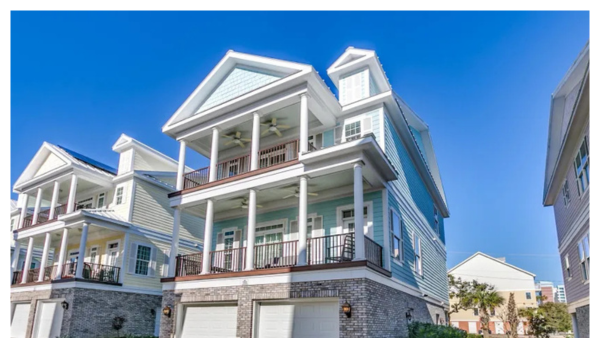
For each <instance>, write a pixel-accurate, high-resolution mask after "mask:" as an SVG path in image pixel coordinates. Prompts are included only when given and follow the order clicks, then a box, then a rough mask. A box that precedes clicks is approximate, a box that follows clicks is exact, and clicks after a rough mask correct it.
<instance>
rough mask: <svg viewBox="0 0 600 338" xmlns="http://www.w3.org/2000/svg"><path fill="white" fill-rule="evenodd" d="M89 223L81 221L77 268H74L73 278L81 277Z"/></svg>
mask: <svg viewBox="0 0 600 338" xmlns="http://www.w3.org/2000/svg"><path fill="white" fill-rule="evenodd" d="M89 226H90V225H89V223H83V228H82V229H81V239H80V240H79V257H78V258H77V270H75V278H82V277H83V259H84V258H85V245H86V243H87V236H88V228H89Z"/></svg>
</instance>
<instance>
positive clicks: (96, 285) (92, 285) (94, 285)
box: [10, 281, 162, 296]
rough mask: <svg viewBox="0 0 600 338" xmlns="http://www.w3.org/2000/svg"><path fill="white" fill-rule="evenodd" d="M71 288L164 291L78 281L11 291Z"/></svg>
mask: <svg viewBox="0 0 600 338" xmlns="http://www.w3.org/2000/svg"><path fill="white" fill-rule="evenodd" d="M70 288H81V289H91V290H103V291H115V292H131V293H141V294H147V295H156V296H162V291H161V290H156V289H146V288H139V287H133V286H120V285H111V284H103V283H89V282H78V281H71V282H62V283H50V284H39V285H36V284H34V285H31V286H29V285H28V286H21V287H17V288H11V289H10V293H15V294H17V293H21V292H27V293H30V292H36V291H48V290H58V289H70Z"/></svg>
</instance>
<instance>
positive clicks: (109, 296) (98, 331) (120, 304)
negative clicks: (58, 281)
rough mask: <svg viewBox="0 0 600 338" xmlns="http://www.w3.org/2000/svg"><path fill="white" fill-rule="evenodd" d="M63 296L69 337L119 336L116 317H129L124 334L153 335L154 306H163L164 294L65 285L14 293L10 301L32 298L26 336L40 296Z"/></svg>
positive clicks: (64, 324) (64, 323) (63, 331)
mask: <svg viewBox="0 0 600 338" xmlns="http://www.w3.org/2000/svg"><path fill="white" fill-rule="evenodd" d="M60 298H64V299H65V300H66V301H67V302H68V303H69V308H68V309H67V310H65V311H64V314H63V321H62V329H61V335H62V336H65V337H70V338H97V337H99V336H100V337H116V336H117V335H116V331H115V330H114V329H113V328H112V321H113V318H114V317H116V316H121V317H124V318H125V319H126V322H125V324H124V325H123V329H122V330H121V335H123V334H136V335H153V334H154V323H155V318H156V317H155V315H153V314H152V313H151V309H155V310H156V309H158V308H160V306H161V299H162V297H161V296H156V295H147V294H139V293H129V292H120V291H105V290H93V289H84V288H65V289H53V290H43V291H31V292H29V291H28V292H13V293H11V302H23V301H31V310H30V313H29V320H28V327H27V334H26V337H31V336H32V331H33V321H34V318H35V311H36V308H37V301H38V300H47V299H60Z"/></svg>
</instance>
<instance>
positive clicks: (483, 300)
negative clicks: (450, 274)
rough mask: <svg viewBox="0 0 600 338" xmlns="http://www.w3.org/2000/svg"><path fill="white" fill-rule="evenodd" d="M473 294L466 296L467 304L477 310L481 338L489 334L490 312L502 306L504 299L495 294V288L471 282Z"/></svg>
mask: <svg viewBox="0 0 600 338" xmlns="http://www.w3.org/2000/svg"><path fill="white" fill-rule="evenodd" d="M472 287H473V292H472V293H471V294H470V295H469V296H468V299H467V302H468V303H469V305H470V307H471V308H474V309H479V320H480V322H481V330H482V331H483V336H484V337H487V336H488V334H489V331H488V330H489V323H490V310H492V309H494V308H496V307H498V306H500V305H502V304H504V298H503V297H502V296H500V295H499V294H498V292H496V287H494V286H493V285H490V284H487V283H479V282H477V281H473V283H472Z"/></svg>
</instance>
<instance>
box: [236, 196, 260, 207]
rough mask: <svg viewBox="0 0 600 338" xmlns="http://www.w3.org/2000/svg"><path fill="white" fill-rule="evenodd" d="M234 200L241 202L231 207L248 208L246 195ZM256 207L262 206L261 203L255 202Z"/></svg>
mask: <svg viewBox="0 0 600 338" xmlns="http://www.w3.org/2000/svg"><path fill="white" fill-rule="evenodd" d="M235 200H238V201H241V203H240V204H239V205H236V206H234V207H233V208H231V209H240V208H241V209H248V199H247V198H246V197H242V198H236V199H235ZM256 207H257V208H262V205H260V204H257V205H256Z"/></svg>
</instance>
